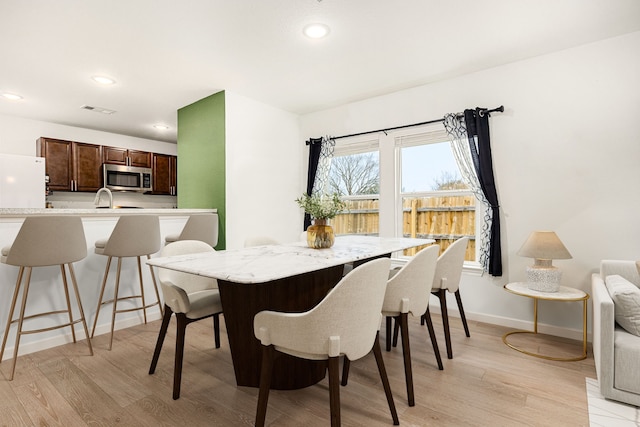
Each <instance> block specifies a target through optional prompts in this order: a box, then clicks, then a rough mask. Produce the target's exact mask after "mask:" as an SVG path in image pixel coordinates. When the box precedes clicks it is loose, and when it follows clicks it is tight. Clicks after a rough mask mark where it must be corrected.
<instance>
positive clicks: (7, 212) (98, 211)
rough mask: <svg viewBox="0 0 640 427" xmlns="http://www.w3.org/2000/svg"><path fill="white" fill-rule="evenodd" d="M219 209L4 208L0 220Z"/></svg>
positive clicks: (162, 213) (203, 211) (184, 212)
mask: <svg viewBox="0 0 640 427" xmlns="http://www.w3.org/2000/svg"><path fill="white" fill-rule="evenodd" d="M216 212H218V210H217V209H171V208H167V209H159V208H149V209H147V208H134V209H128V208H114V209H109V208H106V209H104V208H93V209H44V208H20V209H14V208H2V209H0V218H23V217H26V216H31V215H78V216H82V217H105V216H107V217H108V216H110V217H113V216H122V215H160V216H184V215H192V214H201V213H216Z"/></svg>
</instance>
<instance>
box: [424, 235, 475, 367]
mask: <svg viewBox="0 0 640 427" xmlns="http://www.w3.org/2000/svg"><path fill="white" fill-rule="evenodd" d="M468 243H469V238H468V237H462V238H460V239H458V240H456V241H455V242H453V243H452V244H451V245H450V246H449V247H448V248H447V249H446V250H445V251H444V252H443V253H442V255H440V257H438V263H437V264H436V272H435V275H434V277H433V286H432V288H431V293H432V294H433V295H436V296H437V297H438V299H439V300H440V311H441V312H442V325H443V327H444V338H445V344H446V346H447V357H448V358H449V359H452V358H453V349H452V346H451V332H450V328H449V314H448V312H447V295H446V291H448V292H451V293H453V294H454V295H455V297H456V302H457V303H458V310H459V312H460V318H461V319H462V325H463V326H464V332H465V335H466V336H467V337H469V336H470V334H469V326H468V325H467V318H466V316H465V314H464V307H463V306H462V297H461V296H460V278H461V277H462V267H463V266H464V257H465V253H466V251H467V244H468ZM425 320H426V319H425Z"/></svg>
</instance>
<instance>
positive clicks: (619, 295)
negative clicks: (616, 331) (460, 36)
mask: <svg viewBox="0 0 640 427" xmlns="http://www.w3.org/2000/svg"><path fill="white" fill-rule="evenodd" d="M605 284H606V286H607V290H608V291H609V295H610V296H611V299H612V300H613V304H614V307H615V317H616V322H617V323H618V324H619V325H620V326H622V327H623V328H624V329H625V330H626V331H627V332H629V333H632V334H633V335H637V336H640V288H638V287H637V286H636V285H634V284H633V283H631V282H629V281H628V280H626V279H625V278H623V277H622V276H618V275H612V276H607V277H606V279H605Z"/></svg>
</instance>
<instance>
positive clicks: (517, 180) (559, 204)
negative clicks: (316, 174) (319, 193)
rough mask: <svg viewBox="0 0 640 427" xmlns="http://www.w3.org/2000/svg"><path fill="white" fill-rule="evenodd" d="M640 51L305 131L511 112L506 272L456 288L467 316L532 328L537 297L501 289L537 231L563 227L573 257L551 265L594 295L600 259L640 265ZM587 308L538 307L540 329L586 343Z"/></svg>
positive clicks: (505, 175)
mask: <svg viewBox="0 0 640 427" xmlns="http://www.w3.org/2000/svg"><path fill="white" fill-rule="evenodd" d="M638 52H640V32H636V33H632V34H629V35H626V36H622V37H617V38H613V39H608V40H604V41H600V42H597V43H592V44H588V45H584V46H581V47H578V48H573V49H569V50H565V51H561V52H557V53H554V54H550V55H545V56H540V57H536V58H533V59H529V60H526V61H520V62H516V63H512V64H508V65H504V66H500V67H496V68H493V69H490V70H486V71H483V72H478V73H474V74H470V75H466V76H462V77H459V78H455V79H450V80H446V81H442V82H439V83H434V84H430V85H426V86H421V87H417V88H414V89H410V90H405V91H401V92H397V93H394V94H391V95H387V96H381V97H377V98H372V99H368V100H365V101H362V102H357V103H352V104H348V105H344V106H341V107H338V108H334V109H329V110H325V111H321V112H317V113H313V114H308V115H305V116H303V117H302V118H301V120H300V122H301V132H302V135H303V138H308V137H316V136H320V135H327V134H328V135H334V136H338V135H344V134H350V133H354V132H362V131H367V130H371V129H380V128H384V127H392V126H398V125H403V124H410V123H417V122H422V121H425V120H430V119H435V118H438V117H442V116H443V115H444V114H445V113H448V112H459V111H462V110H463V109H465V108H474V107H476V106H482V107H488V108H493V107H496V106H498V105H504V106H505V108H506V111H505V113H503V114H499V113H497V114H495V115H493V116H492V118H491V121H490V126H491V137H492V153H493V161H494V170H495V178H496V183H497V187H498V195H499V199H500V204H501V221H502V251H503V265H504V275H503V276H502V277H500V278H492V277H489V276H486V275H485V276H482V277H478V276H471V275H465V276H464V277H463V280H462V284H461V293H462V296H463V300H464V304H465V311H466V312H468V313H467V315H468V317H470V318H472V319H473V318H475V319H478V320H484V321H490V322H493V323H497V324H505V325H510V326H521V327H522V326H524V327H529V326H530V323H529V322H530V320H531V319H532V316H533V308H532V303H531V301H530V300H528V299H526V298H522V297H517V296H515V295H511V294H508V293H507V292H505V291H504V290H503V289H502V286H503V285H504V284H505V283H507V282H511V281H523V280H525V268H526V266H527V265H528V264H531V263H532V260H530V259H526V258H522V257H519V256H517V255H516V252H517V251H518V249H519V248H520V246H521V245H522V243H523V242H524V241H525V239H526V238H527V236H528V234H529V233H530V232H531V231H533V230H541V229H550V230H554V231H556V233H557V234H558V235H559V237H560V238H561V239H562V241H563V242H564V244H565V246H566V247H567V248H568V249H569V251H570V252H571V254H572V255H573V259H571V260H560V261H555V265H557V266H559V267H561V268H562V270H563V272H564V277H563V284H564V285H567V286H573V287H577V288H580V289H583V290H585V291H587V292H590V276H591V273H592V272H595V271H597V270H598V267H599V263H600V260H601V259H610V258H614V259H616V258H619V259H640V245H639V244H638V241H639V240H640V221H638V212H640V192H638V189H637V186H638V184H640V167H639V163H640V138H639V137H638V132H637V126H636V120H637V117H639V116H640V55H638ZM434 60H437V59H436V58H434ZM301 161H303V163H305V164H306V158H302V160H301ZM448 305H449V307H455V302H454V300H452V301H451V302H450V303H449V304H448ZM581 309H582V307H581V304H580V303H569V304H567V303H551V302H549V303H541V305H540V310H539V321H540V323H541V324H547V325H548V326H546V327H545V325H542V326H541V331H542V332H549V333H555V334H557V335H564V336H571V337H574V338H578V337H580V333H579V330H581V325H582V323H581V320H582V317H581Z"/></svg>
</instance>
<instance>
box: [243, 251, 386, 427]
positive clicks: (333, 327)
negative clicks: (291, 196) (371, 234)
mask: <svg viewBox="0 0 640 427" xmlns="http://www.w3.org/2000/svg"><path fill="white" fill-rule="evenodd" d="M390 265H391V261H390V260H389V259H388V258H382V259H376V260H372V261H369V262H367V263H364V264H362V265H361V266H360V267H357V268H355V269H353V270H352V271H351V272H350V273H349V274H347V275H346V276H345V277H343V278H342V280H340V282H339V283H338V284H337V285H336V286H335V287H334V288H333V289H332V290H331V291H330V292H329V293H328V294H327V296H326V297H325V298H324V299H323V300H322V301H321V302H320V303H319V304H318V305H316V306H315V307H314V308H312V309H311V310H309V311H307V312H304V313H281V312H275V311H262V312H260V313H258V314H257V315H256V316H255V318H254V332H255V336H256V338H258V339H259V340H260V342H261V344H262V346H263V354H262V368H261V374H260V391H259V395H258V407H257V410H256V423H255V424H256V426H264V423H265V417H266V411H267V401H268V398H269V388H270V383H271V373H272V366H273V357H274V352H280V353H286V354H289V355H292V356H295V357H299V358H303V359H311V360H324V361H326V362H327V365H328V369H329V396H330V398H329V400H330V412H331V425H332V426H338V425H340V386H339V372H338V371H339V358H340V356H344V357H345V358H348V359H349V360H351V361H354V360H358V359H360V358H362V357H363V356H365V355H367V354H368V353H369V352H371V350H372V349H373V352H374V355H375V358H376V362H377V364H378V371H379V373H380V377H381V379H382V383H383V387H384V389H385V394H386V396H387V403H388V404H389V410H390V412H391V416H392V418H393V421H394V424H396V425H397V424H398V423H399V422H398V416H397V412H396V409H395V404H394V402H393V396H392V394H391V388H390V386H389V380H388V378H387V375H386V371H385V368H384V361H383V360H382V352H381V350H380V344H379V342H378V330H379V328H380V320H381V310H382V303H383V300H384V294H385V290H386V283H387V277H388V274H389V267H390Z"/></svg>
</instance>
